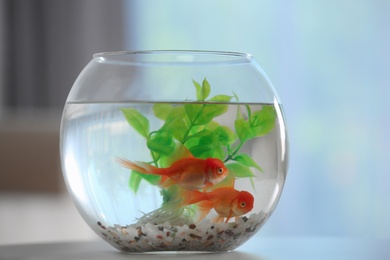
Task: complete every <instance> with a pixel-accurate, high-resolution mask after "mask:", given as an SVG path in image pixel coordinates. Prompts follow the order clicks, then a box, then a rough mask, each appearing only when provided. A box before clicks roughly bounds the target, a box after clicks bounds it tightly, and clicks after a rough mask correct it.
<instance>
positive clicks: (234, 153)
mask: <svg viewBox="0 0 390 260" xmlns="http://www.w3.org/2000/svg"><path fill="white" fill-rule="evenodd" d="M243 145H244V143H243V142H241V141H240V144H239V145H238V146H237V148H236V150H234V152H233V153H232V154H229V156H228V157H227V158H226V159H225V161H224V162H227V161H229V160H231V159H233V157H234V155H236V153H237V152H238V151H239V150H240V149H241V147H242V146H243Z"/></svg>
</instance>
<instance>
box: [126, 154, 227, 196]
mask: <svg viewBox="0 0 390 260" xmlns="http://www.w3.org/2000/svg"><path fill="white" fill-rule="evenodd" d="M119 162H120V163H121V164H122V165H123V166H124V167H126V168H129V169H131V170H133V171H136V172H139V173H141V174H155V175H160V176H162V179H161V186H162V187H164V188H167V187H169V186H172V185H173V184H178V185H179V186H180V187H182V188H184V189H186V190H199V189H203V188H205V187H210V186H212V185H214V184H217V183H219V182H221V181H223V180H224V179H225V178H226V176H227V175H228V170H227V168H226V167H225V165H224V164H223V162H222V161H221V160H219V159H216V158H207V159H199V158H195V157H186V158H182V159H180V160H178V161H176V162H174V163H173V164H172V165H171V166H170V167H168V168H158V167H155V166H153V165H150V164H147V163H144V162H131V161H128V160H124V159H119ZM166 177H168V178H166Z"/></svg>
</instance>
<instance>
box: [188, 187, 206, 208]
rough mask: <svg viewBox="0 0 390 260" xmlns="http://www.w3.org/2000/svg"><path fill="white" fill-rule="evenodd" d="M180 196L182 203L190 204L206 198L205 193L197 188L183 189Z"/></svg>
mask: <svg viewBox="0 0 390 260" xmlns="http://www.w3.org/2000/svg"><path fill="white" fill-rule="evenodd" d="M182 197H183V204H184V205H191V204H195V203H198V202H200V201H203V200H207V196H206V193H204V192H200V191H197V190H193V191H189V190H183V192H182Z"/></svg>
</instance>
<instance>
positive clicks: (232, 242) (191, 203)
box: [61, 51, 288, 252]
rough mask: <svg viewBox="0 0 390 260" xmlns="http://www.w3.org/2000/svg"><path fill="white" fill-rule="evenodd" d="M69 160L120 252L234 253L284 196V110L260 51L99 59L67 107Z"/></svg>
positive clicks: (66, 169)
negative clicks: (257, 53) (257, 55)
mask: <svg viewBox="0 0 390 260" xmlns="http://www.w3.org/2000/svg"><path fill="white" fill-rule="evenodd" d="M61 162H62V170H63V175H64V178H65V181H66V185H67V188H68V191H69V193H70V195H71V197H72V199H73V201H74V202H75V204H76V206H77V209H78V210H79V212H80V214H81V215H82V217H83V218H84V220H85V221H86V222H87V224H88V225H89V226H90V227H91V229H93V230H94V231H95V232H96V233H97V234H98V235H99V236H100V237H102V238H103V239H104V240H106V241H107V242H108V243H110V244H111V245H112V246H114V247H115V248H117V249H119V250H121V251H123V252H153V251H174V252H175V251H202V252H218V251H229V250H233V249H235V248H237V247H238V246H240V245H241V244H242V243H244V242H245V241H246V240H247V239H249V238H250V237H251V236H253V235H254V234H255V233H256V232H257V231H258V230H259V229H260V228H261V226H262V225H263V224H264V223H265V221H266V220H267V219H268V217H269V216H270V215H271V213H272V212H273V211H274V209H275V207H276V205H277V202H278V200H279V198H280V195H281V193H282V190H283V186H284V182H285V179H286V173H287V165H288V140H287V131H286V125H285V120H284V115H283V111H282V105H281V103H280V101H279V99H278V97H277V95H276V93H275V90H274V89H273V87H272V85H271V83H270V81H269V80H268V78H267V76H266V75H265V73H264V72H263V70H262V69H261V68H260V66H259V65H257V63H256V62H255V61H254V59H253V58H252V57H251V56H250V55H249V54H244V53H231V52H212V51H129V52H112V53H100V54H95V55H94V56H93V58H92V60H91V61H90V63H89V64H88V65H87V66H86V67H85V68H84V70H83V71H82V72H81V73H80V75H79V77H78V78H77V79H76V81H75V83H74V85H73V87H72V89H71V91H70V93H69V96H68V99H67V101H66V104H65V108H64V111H63V117H62V123H61Z"/></svg>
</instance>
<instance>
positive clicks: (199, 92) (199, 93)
mask: <svg viewBox="0 0 390 260" xmlns="http://www.w3.org/2000/svg"><path fill="white" fill-rule="evenodd" d="M192 83H193V84H194V86H195V88H196V99H197V100H199V101H200V100H202V86H201V85H200V84H199V83H198V82H196V81H195V80H192Z"/></svg>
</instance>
